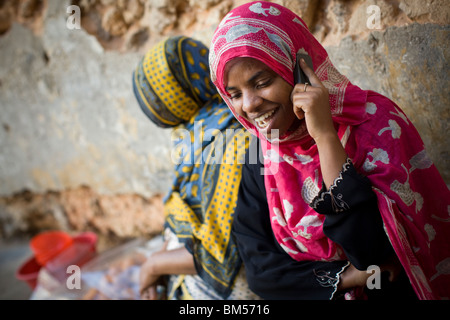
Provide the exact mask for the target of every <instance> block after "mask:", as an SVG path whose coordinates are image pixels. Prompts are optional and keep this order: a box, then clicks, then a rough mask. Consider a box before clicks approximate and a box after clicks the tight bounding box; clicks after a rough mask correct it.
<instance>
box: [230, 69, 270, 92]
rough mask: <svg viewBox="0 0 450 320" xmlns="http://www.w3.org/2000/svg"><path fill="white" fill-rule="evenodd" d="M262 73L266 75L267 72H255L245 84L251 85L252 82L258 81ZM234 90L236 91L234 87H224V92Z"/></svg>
mask: <svg viewBox="0 0 450 320" xmlns="http://www.w3.org/2000/svg"><path fill="white" fill-rule="evenodd" d="M264 73H268V71H267V70H260V71H258V72H256V73H255V74H254V75H252V76H251V77H250V79H248V80H247V81H246V83H252V82H254V81H255V80H256V79H258V78H259V77H260V76H261V75H262V74H264ZM235 89H237V88H236V87H228V86H227V87H225V90H226V91H230V90H235Z"/></svg>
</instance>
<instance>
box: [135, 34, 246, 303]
mask: <svg viewBox="0 0 450 320" xmlns="http://www.w3.org/2000/svg"><path fill="white" fill-rule="evenodd" d="M208 53H209V52H208V49H207V48H206V47H205V46H204V45H203V44H201V43H200V42H198V41H195V40H193V39H190V38H186V37H174V38H169V39H168V40H166V41H163V42H161V43H160V44H158V45H157V46H155V47H154V48H153V49H152V50H150V52H149V53H147V54H146V56H145V57H144V59H143V60H142V62H141V65H140V66H139V67H138V68H137V70H136V72H135V76H134V79H135V81H134V86H135V93H136V97H137V99H138V101H139V103H140V104H141V107H142V109H143V110H144V112H145V113H146V114H147V115H148V116H149V117H150V119H151V120H152V121H154V122H155V123H157V124H158V125H160V126H175V125H177V124H180V123H182V124H180V125H178V126H177V128H176V129H175V130H174V132H173V139H174V140H175V146H174V149H173V150H180V154H179V161H177V164H175V178H174V181H173V186H172V189H171V191H170V192H169V193H168V195H167V196H166V197H165V199H164V204H165V215H166V226H167V227H169V228H170V229H171V230H172V231H173V232H174V233H175V234H176V235H177V237H178V239H179V240H180V241H181V242H183V243H185V246H186V248H187V249H188V250H189V252H191V253H192V255H193V257H194V261H195V266H196V269H197V273H198V275H199V276H200V277H201V278H202V279H203V280H204V281H206V282H207V283H208V284H209V285H210V286H211V287H212V288H214V290H215V291H216V292H217V293H218V294H220V295H222V296H223V297H224V298H226V297H227V296H228V295H229V294H230V293H231V290H232V286H233V283H234V280H235V278H236V275H237V273H238V272H239V269H240V267H241V264H242V262H241V260H240V258H239V254H238V252H237V246H236V244H235V243H234V240H233V237H232V236H231V225H232V223H233V216H234V210H235V207H236V202H237V196H238V189H239V184H240V180H241V167H242V163H243V159H244V155H245V153H246V149H247V148H248V144H249V139H250V134H249V133H248V131H246V130H244V129H243V128H242V127H241V125H240V124H239V123H238V121H237V120H236V119H235V118H234V116H233V114H232V113H231V111H230V109H229V108H228V107H227V105H226V104H225V103H223V101H222V100H221V98H220V96H219V95H218V93H217V91H216V89H215V87H214V85H213V84H212V82H211V80H210V76H209V68H208V60H207V59H208ZM162 84H164V86H162Z"/></svg>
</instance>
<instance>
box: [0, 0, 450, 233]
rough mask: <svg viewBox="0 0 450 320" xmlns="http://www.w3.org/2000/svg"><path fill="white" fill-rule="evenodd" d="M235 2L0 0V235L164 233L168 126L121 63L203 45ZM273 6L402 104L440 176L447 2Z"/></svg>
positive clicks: (447, 174)
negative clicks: (164, 45) (189, 41)
mask: <svg viewBox="0 0 450 320" xmlns="http://www.w3.org/2000/svg"><path fill="white" fill-rule="evenodd" d="M244 2H247V1H242V0H225V1H220V0H129V1H124V0H117V1H112V0H76V1H75V0H74V1H68V0H66V1H60V0H20V1H8V0H6V1H0V55H1V57H2V59H0V105H1V110H2V112H1V114H0V150H1V151H0V181H1V183H0V238H4V239H8V238H12V237H15V236H17V235H21V234H25V235H30V234H34V233H36V232H38V231H40V230H45V229H52V228H59V229H64V230H67V231H82V230H93V231H96V232H98V233H99V234H101V235H104V236H105V238H114V237H116V238H126V237H135V236H144V235H152V234H155V233H157V232H159V231H161V228H162V222H163V217H162V211H161V207H162V206H161V199H162V196H163V195H164V194H165V193H166V191H167V190H168V188H169V187H170V183H171V161H170V149H169V145H170V131H169V130H163V129H160V128H157V127H156V126H154V125H153V124H152V123H151V122H150V121H149V120H148V119H147V118H145V117H144V115H143V113H142V112H141V111H140V109H139V107H138V105H137V103H136V101H135V98H134V96H133V93H132V89H131V72H132V70H133V69H134V68H135V66H136V65H137V63H138V61H139V59H140V58H141V56H142V55H143V54H144V53H145V52H146V50H148V49H149V48H150V47H151V46H152V45H154V44H155V43H156V42H158V41H159V40H161V39H163V38H164V37H166V36H170V35H178V34H184V35H188V36H192V37H194V38H196V39H198V40H201V41H203V42H204V43H206V44H209V39H210V38H211V35H212V33H213V31H214V29H215V28H216V26H217V24H218V23H219V21H220V20H221V18H222V17H223V16H224V15H225V14H226V13H227V12H228V11H229V10H230V9H231V8H232V7H234V6H237V5H239V4H241V3H244ZM274 2H277V3H281V4H283V5H285V6H287V7H289V8H290V9H292V10H293V11H295V12H297V13H298V14H299V15H301V16H302V17H303V18H304V20H305V21H306V22H307V24H308V25H309V27H310V30H311V31H312V32H313V33H314V35H315V36H316V37H317V39H318V40H319V41H320V42H321V43H322V44H323V45H324V46H325V47H326V49H327V50H328V52H329V54H330V57H331V59H332V61H333V62H334V63H335V65H336V66H337V67H338V69H339V70H340V71H341V72H343V73H344V74H346V75H347V76H348V77H349V78H350V79H351V80H352V82H354V83H355V84H357V85H360V86H361V87H362V88H364V89H373V90H375V91H379V92H380V93H383V94H385V95H387V96H388V97H390V98H392V99H393V100H395V101H396V102H397V103H398V104H399V105H400V106H401V107H402V108H403V109H404V111H405V112H406V113H407V114H408V116H409V117H410V118H411V120H412V121H413V123H414V124H415V125H416V126H417V128H418V130H419V132H420V133H421V135H422V137H423V139H424V142H425V145H426V147H427V150H428V152H429V154H430V157H431V158H432V159H433V161H434V162H435V164H436V166H437V167H438V169H439V170H440V172H441V174H442V176H443V177H444V179H445V180H446V182H447V183H450V165H449V160H448V159H449V152H450V147H449V144H448V142H447V140H448V135H449V133H448V131H449V127H448V125H449V118H450V115H449V110H450V108H449V95H448V88H449V69H448V61H449V50H448V44H449V43H450V42H449V22H450V18H449V12H450V8H449V6H448V1H447V0H435V1H431V0H427V1H418V0H405V1H399V0H390V1H389V0H351V1H342V0H341V1H340V0H320V1H316V0H278V1H274ZM70 6H77V7H70ZM71 8H80V16H79V17H80V27H81V28H80V29H78V28H77V25H76V22H77V20H76V19H75V18H76V17H77V16H76V11H73V10H70V9H71ZM68 9H69V10H68ZM74 14H75V15H74Z"/></svg>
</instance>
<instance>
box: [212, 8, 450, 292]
mask: <svg viewBox="0 0 450 320" xmlns="http://www.w3.org/2000/svg"><path fill="white" fill-rule="evenodd" d="M299 52H300V53H304V54H308V55H309V56H310V57H311V58H312V62H313V67H314V69H311V68H309V67H308V66H307V65H306V64H305V63H304V62H301V65H300V66H301V68H302V70H303V71H304V72H305V74H306V76H307V77H308V78H309V83H298V84H296V83H294V67H295V64H296V55H297V53H299ZM209 63H210V69H211V77H212V80H213V82H214V84H215V85H216V87H217V88H218V91H219V93H220V94H221V96H222V97H223V98H224V100H225V102H226V103H227V105H228V107H229V108H230V110H231V111H232V112H233V114H234V116H235V117H236V118H237V119H238V120H239V122H241V124H242V125H243V126H244V127H245V128H246V129H247V130H249V131H250V132H251V133H252V134H254V135H255V136H256V137H257V138H258V139H259V141H260V142H263V143H261V146H262V153H263V157H264V168H265V169H268V170H267V171H266V172H268V174H266V175H265V176H264V177H259V176H258V173H255V172H258V171H257V170H253V169H251V168H247V169H246V168H245V167H244V169H243V178H242V180H241V192H240V194H239V197H238V199H239V200H238V205H237V209H236V212H235V220H234V226H233V228H234V234H235V236H236V239H237V241H238V245H239V248H240V254H241V256H242V257H243V260H244V264H245V266H246V270H247V277H248V279H249V285H250V287H251V288H252V289H253V290H254V291H255V292H257V293H258V294H259V295H261V296H262V297H273V295H271V291H272V292H273V291H277V288H280V286H281V287H282V288H283V289H282V290H278V292H281V293H282V292H284V291H288V288H291V289H292V286H295V283H296V281H297V280H298V278H296V277H295V268H291V266H288V267H286V269H288V270H290V271H289V272H284V270H286V269H283V268H284V266H287V265H288V263H286V264H285V262H284V261H285V260H284V259H282V258H280V257H281V255H280V254H278V252H276V253H275V251H271V250H272V249H270V248H272V247H270V245H269V244H267V243H265V242H264V239H263V237H262V234H265V235H266V237H267V238H271V237H272V235H271V234H270V233H267V232H266V233H264V230H266V229H265V227H264V225H263V224H264V222H261V223H260V224H258V223H256V222H257V221H259V222H260V221H262V220H260V219H262V218H261V215H263V214H265V213H266V212H267V215H269V217H267V219H266V220H265V221H266V222H269V223H270V227H271V230H272V232H273V235H274V236H275V239H276V242H277V245H278V246H279V247H281V248H282V250H284V252H285V253H287V254H288V255H289V256H290V257H291V258H292V260H293V261H295V262H307V261H309V262H314V261H329V262H338V261H339V262H347V263H346V264H345V263H344V265H343V266H342V269H341V270H338V271H336V268H335V267H331V266H332V265H333V264H332V263H331V264H330V268H329V269H328V270H327V269H322V270H317V269H314V268H313V270H311V272H310V273H309V274H310V275H311V278H314V277H315V280H317V282H319V283H320V284H321V285H322V286H329V287H331V289H330V296H329V297H330V298H333V297H335V293H336V291H337V290H338V289H348V288H350V287H356V288H357V290H353V291H352V292H353V295H352V296H354V297H363V296H364V295H367V294H369V292H368V291H367V290H365V292H364V294H362V293H361V292H362V291H361V290H359V287H364V284H365V283H364V281H365V278H367V276H366V277H365V278H364V274H367V273H365V271H366V269H367V268H368V267H370V266H371V265H378V266H380V267H381V270H383V269H386V270H389V271H390V273H391V277H390V281H387V282H385V283H383V285H382V287H383V288H384V289H386V288H387V289H389V290H387V291H385V290H382V292H383V294H384V293H385V294H386V295H385V296H387V295H388V294H389V291H390V292H391V294H393V296H394V297H410V295H409V292H410V291H411V290H412V289H414V292H415V294H413V295H414V296H416V297H418V298H420V299H439V298H444V297H448V296H450V271H449V270H448V267H446V266H448V265H450V258H449V257H450V241H448V234H449V231H450V225H449V223H448V222H445V221H447V220H446V219H448V214H449V211H448V210H449V209H448V208H450V192H449V190H448V188H447V186H446V185H445V183H444V181H443V179H442V178H441V176H440V175H439V172H438V171H437V169H436V168H435V167H434V165H433V163H432V162H431V160H430V159H429V158H428V157H427V155H426V151H425V149H424V146H423V142H422V140H421V138H420V136H419V134H418V133H417V131H416V129H415V128H414V126H413V124H412V123H411V122H410V121H409V119H408V118H407V116H406V115H405V114H404V113H403V112H402V111H401V109H400V108H399V107H398V106H397V105H396V104H395V103H394V102H392V101H391V100H389V99H388V98H386V97H384V96H382V95H380V94H378V93H376V92H373V91H367V90H362V89H360V88H359V87H357V86H355V85H353V84H352V83H351V82H350V81H349V80H348V79H347V78H346V77H345V76H343V75H342V74H340V73H339V72H338V71H337V69H336V68H335V67H334V66H333V64H332V62H331V61H330V59H329V57H328V55H327V52H326V51H325V49H324V48H323V47H322V46H321V45H320V44H319V43H318V42H317V40H316V39H315V38H314V37H313V35H312V34H311V33H310V32H309V30H308V28H307V26H306V25H305V23H304V22H303V21H302V19H301V18H299V17H298V16H297V15H295V14H294V13H293V12H291V11H290V10H288V9H286V8H284V7H282V6H280V5H278V4H274V3H271V2H264V1H257V2H252V3H247V4H244V5H242V6H239V7H237V8H235V9H233V10H232V11H231V12H230V13H229V14H227V15H226V17H225V18H224V19H223V20H222V22H221V23H220V24H219V26H218V28H217V30H216V31H215V33H214V35H213V39H212V42H211V46H210V59H209ZM273 163H277V164H278V166H275V167H276V168H277V170H275V171H271V168H274V167H272V166H271V165H272V164H273ZM261 181H262V183H263V187H262V188H261V187H258V185H259V186H260V183H261ZM258 190H259V191H261V190H264V191H263V192H264V193H265V194H261V192H259V193H258ZM264 201H265V204H263V202H264ZM264 207H265V208H266V209H264ZM259 226H260V228H259ZM257 228H259V229H258V230H257V231H254V229H257ZM252 239H253V240H252ZM267 241H270V240H267ZM258 253H261V254H258ZM282 261H283V262H282ZM281 264H282V265H281ZM388 265H389V266H390V268H386V266H388ZM280 266H281V267H280ZM393 266H397V267H398V268H395V267H393ZM270 270H275V271H273V272H271V271H270ZM302 272H303V271H302ZM305 272H306V271H305ZM306 273H307V272H306ZM284 277H291V278H290V279H288V280H285V279H284ZM437 277H439V281H435V279H436V278H437ZM295 279H297V280H295ZM302 279H304V277H303V278H302ZM395 279H397V280H395ZM398 279H403V280H398ZM394 280H395V281H394ZM289 281H290V282H291V283H292V284H289V283H288V282H289ZM302 281H303V280H302ZM391 284H398V285H394V286H393V287H392V286H391ZM383 288H382V289H383ZM285 289H286V290H285ZM391 289H392V290H391ZM380 292H381V291H380ZM289 293H290V294H291V295H290V297H291V298H296V296H295V295H296V291H295V288H294V289H293V290H291V291H289ZM297 294H298V296H302V297H305V296H304V293H303V292H302V293H300V292H298V291H297ZM369 295H371V296H374V295H373V292H372V293H371V294H369ZM313 296H315V295H314V293H311V297H313ZM347 296H348V295H347Z"/></svg>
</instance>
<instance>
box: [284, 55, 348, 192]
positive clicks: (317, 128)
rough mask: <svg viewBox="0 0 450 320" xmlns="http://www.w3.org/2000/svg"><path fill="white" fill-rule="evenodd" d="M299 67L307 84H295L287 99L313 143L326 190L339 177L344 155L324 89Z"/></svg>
mask: <svg viewBox="0 0 450 320" xmlns="http://www.w3.org/2000/svg"><path fill="white" fill-rule="evenodd" d="M300 66H301V68H302V69H303V71H304V72H305V74H306V75H307V76H308V78H309V80H310V81H311V84H310V85H307V86H306V85H305V84H297V85H296V86H295V87H294V89H293V91H292V95H291V97H292V103H293V107H294V112H295V114H296V115H297V117H298V118H299V119H303V118H304V119H305V121H306V127H307V129H308V133H309V135H310V136H311V137H312V138H313V139H314V141H315V142H316V145H317V149H318V152H319V159H320V169H321V172H322V178H323V181H324V183H325V186H326V187H327V188H329V187H330V186H331V185H332V184H333V182H334V180H335V179H336V178H337V177H339V173H340V172H341V169H342V166H343V165H344V163H345V161H346V159H347V153H346V152H345V149H344V147H343V146H342V144H341V142H340V140H339V137H338V135H337V132H336V129H335V127H334V124H333V120H332V118H331V110H330V103H329V94H328V89H327V88H326V87H325V86H324V85H323V84H322V82H321V81H320V80H319V78H318V77H317V76H316V74H315V73H314V71H313V70H312V69H310V68H309V67H308V65H307V64H306V63H305V62H304V61H303V60H301V62H300Z"/></svg>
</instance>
